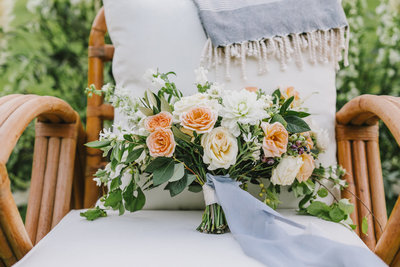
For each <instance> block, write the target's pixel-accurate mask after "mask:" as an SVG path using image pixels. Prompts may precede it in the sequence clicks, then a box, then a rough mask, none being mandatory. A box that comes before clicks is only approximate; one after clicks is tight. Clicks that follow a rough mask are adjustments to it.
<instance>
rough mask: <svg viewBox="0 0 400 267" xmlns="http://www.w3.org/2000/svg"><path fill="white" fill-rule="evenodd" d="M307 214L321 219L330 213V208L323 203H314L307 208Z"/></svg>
mask: <svg viewBox="0 0 400 267" xmlns="http://www.w3.org/2000/svg"><path fill="white" fill-rule="evenodd" d="M307 212H308V213H309V214H311V215H314V216H317V217H321V216H322V215H324V213H326V212H329V206H328V205H326V204H325V203H324V202H321V201H314V202H312V203H311V204H310V205H309V206H308V207H307Z"/></svg>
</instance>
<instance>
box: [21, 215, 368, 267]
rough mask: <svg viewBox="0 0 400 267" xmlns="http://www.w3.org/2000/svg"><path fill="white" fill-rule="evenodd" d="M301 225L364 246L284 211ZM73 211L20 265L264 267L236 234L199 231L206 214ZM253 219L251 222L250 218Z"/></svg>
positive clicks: (332, 227)
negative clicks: (85, 214) (90, 216)
mask: <svg viewBox="0 0 400 267" xmlns="http://www.w3.org/2000/svg"><path fill="white" fill-rule="evenodd" d="M279 212H281V213H282V214H283V215H285V216H287V217H289V218H291V219H294V220H296V221H297V222H299V223H302V224H305V225H306V224H307V223H310V222H311V223H313V224H314V225H317V227H318V228H319V229H320V230H321V233H320V234H322V235H324V236H325V237H327V238H330V239H333V240H336V241H339V242H343V243H347V244H352V245H357V246H364V243H363V242H362V241H361V240H360V239H359V238H358V237H357V235H356V234H355V233H353V232H352V231H350V230H348V229H347V228H345V227H344V226H342V225H340V224H336V223H332V222H327V221H323V220H320V219H318V218H315V217H310V216H299V215H295V212H294V211H293V210H280V211H279ZM79 213H80V211H78V210H73V211H71V212H69V213H68V214H67V216H65V217H64V219H63V220H62V221H61V222H60V223H59V224H58V225H57V226H56V227H55V228H54V229H53V230H52V231H51V232H50V233H49V234H48V235H47V236H46V237H44V238H43V239H42V240H41V241H40V242H39V243H38V244H37V245H36V246H35V247H34V248H33V249H32V250H31V251H30V252H29V253H28V254H27V255H26V256H25V257H24V258H23V259H22V260H21V261H19V262H18V263H17V264H16V265H15V266H18V267H23V266H29V267H35V266H38V267H39V266H40V267H46V266H49V267H50V266H51V267H62V266H139V267H146V266H174V267H180V266H182V267H183V266H185V267H186V266H199V267H200V266H207V267H212V266H230V267H233V266H246V267H252V266H263V265H261V264H260V263H259V262H257V261H255V260H254V259H252V258H249V257H247V256H246V255H245V254H244V253H243V252H242V250H241V248H240V246H239V245H238V244H237V243H236V241H235V240H234V238H233V236H232V234H230V233H228V234H223V235H208V234H202V233H199V232H197V231H196V230H195V229H196V227H197V226H198V224H199V223H200V220H201V215H202V212H201V211H154V210H152V211H150V210H143V211H139V212H136V213H127V214H125V215H124V216H118V215H117V214H116V213H110V215H109V217H107V218H100V219H98V220H96V221H93V222H89V221H86V220H85V219H84V218H82V217H80V216H79ZM249 219H251V218H249Z"/></svg>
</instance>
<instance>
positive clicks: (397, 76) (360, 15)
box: [337, 0, 400, 213]
mask: <svg viewBox="0 0 400 267" xmlns="http://www.w3.org/2000/svg"><path fill="white" fill-rule="evenodd" d="M397 2H398V1H389V0H383V1H376V0H368V1H367V0H343V6H344V9H345V12H346V14H347V18H348V22H349V24H350V29H351V39H350V51H349V63H350V66H348V67H345V68H342V69H341V70H340V71H339V73H338V76H337V89H338V98H337V107H338V108H340V107H341V106H343V105H344V104H345V103H346V102H347V101H349V100H350V99H352V98H354V97H355V96H358V95H361V94H377V95H392V96H399V95H400V71H399V70H400V52H399V51H400V42H399V41H398V38H399V36H400V14H399V12H400V10H399V8H398V5H397V6H396V5H395V4H394V3H397ZM379 142H380V149H381V160H382V168H383V177H384V183H385V194H386V202H387V205H388V213H390V211H391V209H392V208H393V206H394V203H395V201H396V199H397V196H398V194H399V191H400V180H399V179H398V177H399V176H400V148H399V146H398V145H397V144H396V142H395V141H394V139H393V136H392V135H391V133H390V131H389V130H388V129H387V128H386V127H385V126H384V125H381V128H380V133H379Z"/></svg>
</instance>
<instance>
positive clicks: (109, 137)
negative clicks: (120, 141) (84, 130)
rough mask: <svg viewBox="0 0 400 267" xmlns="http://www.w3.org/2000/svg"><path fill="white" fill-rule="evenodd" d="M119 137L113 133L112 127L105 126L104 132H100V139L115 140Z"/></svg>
mask: <svg viewBox="0 0 400 267" xmlns="http://www.w3.org/2000/svg"><path fill="white" fill-rule="evenodd" d="M114 139H117V135H116V134H115V133H113V132H112V131H111V130H110V128H108V129H107V128H104V129H103V131H102V132H100V134H99V140H100V141H103V140H114Z"/></svg>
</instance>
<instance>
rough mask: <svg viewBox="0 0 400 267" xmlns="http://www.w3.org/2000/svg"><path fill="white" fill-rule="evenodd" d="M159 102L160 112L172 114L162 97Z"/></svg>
mask: <svg viewBox="0 0 400 267" xmlns="http://www.w3.org/2000/svg"><path fill="white" fill-rule="evenodd" d="M160 101H161V111H167V112H170V113H171V112H172V109H171V107H170V105H169V103H168V101H167V100H165V98H164V97H163V96H161V97H160Z"/></svg>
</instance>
